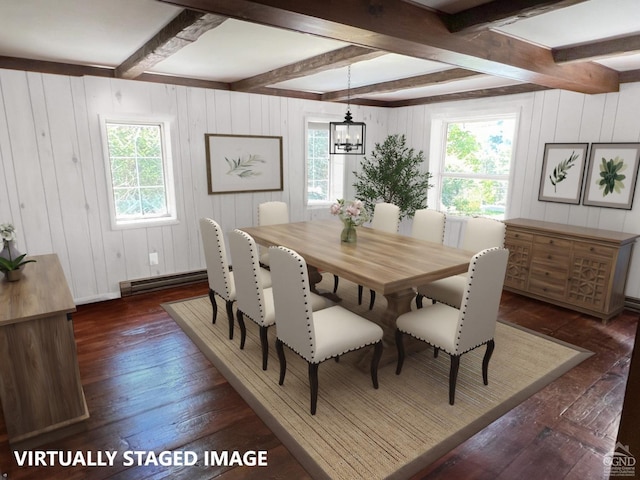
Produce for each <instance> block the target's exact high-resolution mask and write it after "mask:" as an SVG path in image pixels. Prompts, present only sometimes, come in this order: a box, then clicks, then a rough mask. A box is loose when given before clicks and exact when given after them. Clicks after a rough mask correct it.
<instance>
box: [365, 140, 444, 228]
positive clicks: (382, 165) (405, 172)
mask: <svg viewBox="0 0 640 480" xmlns="http://www.w3.org/2000/svg"><path fill="white" fill-rule="evenodd" d="M405 143H406V139H405V136H404V135H399V134H396V135H389V136H388V137H387V138H386V140H385V141H384V142H383V143H382V144H380V143H376V145H375V148H374V149H373V152H372V153H371V159H368V158H367V157H365V158H364V160H363V161H362V172H361V173H358V172H353V174H354V175H355V178H356V182H355V183H354V184H353V186H354V188H355V191H356V198H358V199H360V200H362V201H363V202H364V204H365V207H366V208H367V210H368V211H370V212H373V209H374V207H375V204H376V203H378V202H387V203H393V204H394V205H397V206H398V207H399V208H400V218H401V219H402V218H405V217H413V215H414V213H415V211H416V210H418V209H421V208H426V206H427V190H428V189H429V187H431V186H432V185H430V184H429V180H430V179H431V174H430V173H429V172H428V171H423V170H422V169H421V165H422V164H423V163H424V160H425V159H424V154H423V152H422V150H420V152H418V153H417V154H416V153H415V152H414V149H413V148H409V147H407V146H406V145H405Z"/></svg>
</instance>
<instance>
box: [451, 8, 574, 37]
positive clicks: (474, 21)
mask: <svg viewBox="0 0 640 480" xmlns="http://www.w3.org/2000/svg"><path fill="white" fill-rule="evenodd" d="M584 1H586V0H494V1H493V2H489V3H483V4H482V5H478V6H476V7H473V8H469V9H467V10H462V11H461V12H458V13H454V14H449V15H447V14H443V15H442V19H443V21H444V22H445V24H446V25H447V28H448V29H449V31H450V32H455V33H463V34H467V33H473V32H478V31H481V30H486V29H488V28H492V27H500V26H503V25H509V24H510V23H514V22H517V21H518V20H522V19H524V18H531V17H535V16H537V15H541V14H543V13H548V12H552V11H554V10H558V9H560V8H565V7H568V6H571V5H576V4H578V3H582V2H584Z"/></svg>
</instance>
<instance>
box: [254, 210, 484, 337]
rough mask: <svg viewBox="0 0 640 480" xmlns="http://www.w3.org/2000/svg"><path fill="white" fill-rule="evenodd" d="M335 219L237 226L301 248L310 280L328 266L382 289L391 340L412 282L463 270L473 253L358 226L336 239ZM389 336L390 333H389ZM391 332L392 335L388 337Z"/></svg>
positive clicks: (262, 239)
mask: <svg viewBox="0 0 640 480" xmlns="http://www.w3.org/2000/svg"><path fill="white" fill-rule="evenodd" d="M342 228H343V227H342V222H340V221H338V220H337V219H329V220H313V221H307V222H292V223H283V224H278V225H266V226H258V227H246V228H241V230H243V231H245V232H246V233H248V234H249V235H251V236H252V237H253V238H254V239H255V241H256V242H257V243H258V244H260V245H263V246H267V247H269V246H274V245H276V246H277V245H282V246H285V247H287V248H290V249H292V250H295V251H296V252H298V254H300V255H301V256H302V257H303V258H304V259H305V261H306V262H307V265H308V267H309V270H310V271H309V281H310V283H311V284H312V285H315V283H317V282H318V281H319V280H321V278H322V277H321V275H320V274H319V273H318V270H322V271H327V272H330V273H333V274H335V275H338V276H339V277H341V278H345V279H347V280H350V281H352V282H354V283H355V284H357V285H362V286H363V287H367V288H369V289H371V290H374V291H375V292H376V293H377V294H381V295H384V297H385V298H386V300H387V308H386V310H385V312H384V314H383V317H382V322H383V323H384V325H383V327H386V328H384V330H385V337H386V338H385V340H386V342H388V343H391V342H393V332H394V331H395V321H396V319H397V318H398V316H399V315H401V314H403V313H405V312H408V311H410V310H411V300H412V299H414V298H415V296H416V292H415V291H414V289H413V287H417V286H418V285H424V284H426V283H429V282H432V281H434V280H438V279H441V278H445V277H448V276H451V275H457V274H460V273H465V272H466V271H467V269H468V268H469V262H470V260H471V258H472V257H473V255H474V253H473V252H469V251H466V250H461V249H459V248H453V247H448V246H445V245H440V244H438V243H432V242H427V241H424V240H419V239H417V238H413V237H409V236H406V235H401V234H399V233H387V232H384V231H381V230H375V229H373V228H369V227H364V226H363V227H358V229H357V237H358V238H357V241H356V242H355V243H343V242H341V241H340V233H341V231H342ZM390 336H391V337H390ZM389 337H390V338H389Z"/></svg>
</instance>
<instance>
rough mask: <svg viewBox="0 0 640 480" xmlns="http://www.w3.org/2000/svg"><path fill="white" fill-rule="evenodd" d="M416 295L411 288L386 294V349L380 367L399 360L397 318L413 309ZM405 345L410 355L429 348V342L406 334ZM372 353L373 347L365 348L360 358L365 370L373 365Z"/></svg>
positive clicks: (383, 342) (384, 342)
mask: <svg viewBox="0 0 640 480" xmlns="http://www.w3.org/2000/svg"><path fill="white" fill-rule="evenodd" d="M415 297H416V293H415V292H414V291H413V289H411V288H408V289H406V290H402V291H400V292H395V293H390V294H387V295H385V298H386V299H387V309H386V310H385V311H384V313H383V314H382V325H380V326H381V327H382V330H383V332H384V335H383V337H382V344H383V346H384V349H383V350H382V358H381V359H380V367H382V366H384V365H388V364H390V363H393V364H395V363H396V362H397V360H398V351H397V349H396V340H395V334H396V319H397V318H398V317H399V316H400V315H402V314H403V313H407V312H410V311H411V301H412V300H413V299H414V298H415ZM404 347H405V352H406V354H407V355H408V354H411V353H412V352H416V351H418V350H424V349H425V348H427V344H426V343H424V342H420V341H419V340H416V339H414V338H411V337H409V336H408V335H405V338H404ZM372 354H373V352H372V351H371V349H363V355H362V357H361V358H360V359H359V360H358V367H359V368H361V369H363V370H366V369H368V368H369V367H370V366H371V355H372Z"/></svg>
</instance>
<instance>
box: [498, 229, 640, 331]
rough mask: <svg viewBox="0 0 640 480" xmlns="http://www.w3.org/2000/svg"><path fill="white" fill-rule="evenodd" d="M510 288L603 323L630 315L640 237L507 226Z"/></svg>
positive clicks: (601, 232)
mask: <svg viewBox="0 0 640 480" xmlns="http://www.w3.org/2000/svg"><path fill="white" fill-rule="evenodd" d="M505 223H506V225H507V232H506V236H505V246H506V247H507V248H508V249H509V264H508V265H507V274H506V276H505V283H504V288H505V289H506V290H511V291H514V292H517V293H521V294H523V295H529V296H531V297H534V298H537V299H539V300H546V301H548V302H550V303H553V304H556V305H560V306H563V307H566V308H571V309H573V310H577V311H579V312H583V313H588V314H590V315H594V316H596V317H599V318H601V319H602V320H603V321H606V320H608V319H610V318H611V317H613V316H615V315H617V314H618V313H620V312H621V311H622V310H623V309H624V300H625V299H624V288H625V282H626V279H627V272H628V270H629V262H630V259H631V252H632V249H633V245H634V243H635V241H636V239H637V238H638V237H639V235H637V234H631V233H624V232H614V231H608V230H600V229H593V228H586V227H577V226H571V225H564V224H559V223H550V222H543V221H539V220H529V219H524V218H518V219H515V220H506V221H505Z"/></svg>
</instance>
